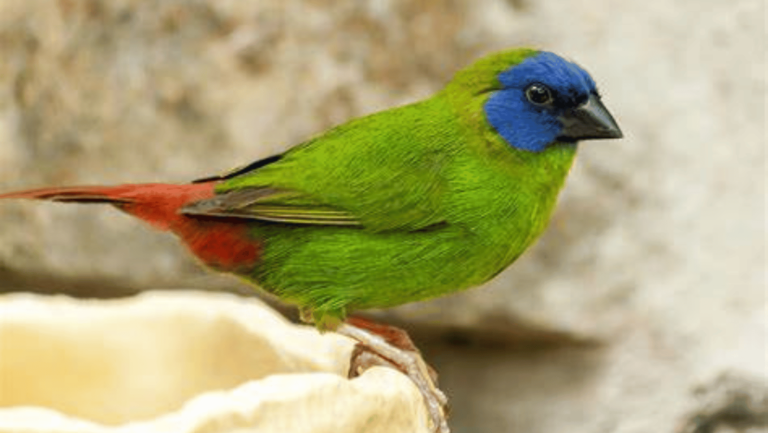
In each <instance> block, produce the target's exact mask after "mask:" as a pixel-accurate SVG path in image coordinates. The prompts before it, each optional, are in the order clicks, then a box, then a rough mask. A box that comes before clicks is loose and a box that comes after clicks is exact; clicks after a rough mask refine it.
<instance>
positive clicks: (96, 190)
mask: <svg viewBox="0 0 768 433" xmlns="http://www.w3.org/2000/svg"><path fill="white" fill-rule="evenodd" d="M214 185H215V182H206V183H196V184H187V185H169V184H137V185H118V186H83V187H77V186H75V187H62V188H40V189H33V190H27V191H18V192H12V193H8V194H0V199H5V198H10V199H13V198H19V199H38V200H52V201H59V202H74V203H109V204H113V205H115V206H116V207H117V208H119V209H120V210H122V211H124V212H126V213H129V214H131V215H133V216H135V217H137V218H140V219H142V220H144V221H146V222H148V223H149V224H151V225H152V226H154V227H155V228H157V229H160V230H170V231H173V232H174V233H175V234H176V235H178V236H179V237H180V238H181V239H182V240H183V241H184V243H186V244H187V246H188V247H189V248H190V249H191V250H192V252H193V253H194V254H195V255H196V256H198V257H199V258H200V259H202V260H203V262H205V263H206V264H208V265H209V266H213V267H216V268H223V269H227V270H232V269H233V268H237V267H241V266H246V265H249V264H253V262H255V261H256V260H257V259H258V255H259V244H258V243H257V242H256V241H254V240H252V239H249V236H248V234H247V231H248V230H247V227H246V225H245V224H244V223H243V222H238V221H226V220H225V221H205V220H199V219H194V218H190V217H187V216H184V215H181V214H179V213H178V210H179V209H180V208H181V207H183V206H185V205H187V204H189V203H192V202H195V201H198V200H203V199H206V198H210V197H213V196H214V194H215V193H214V190H213V187H214Z"/></svg>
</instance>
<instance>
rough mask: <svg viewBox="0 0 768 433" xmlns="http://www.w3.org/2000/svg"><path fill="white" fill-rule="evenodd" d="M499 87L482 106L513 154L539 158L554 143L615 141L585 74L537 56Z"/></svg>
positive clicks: (502, 80) (501, 76)
mask: <svg viewBox="0 0 768 433" xmlns="http://www.w3.org/2000/svg"><path fill="white" fill-rule="evenodd" d="M498 79H499V82H500V83H501V85H502V88H501V89H500V90H497V91H496V92H495V93H494V94H493V95H491V97H490V98H489V99H488V101H487V102H486V103H485V107H484V108H485V113H486V117H487V119H488V122H489V123H490V124H491V125H492V126H493V128H494V129H495V130H496V131H497V132H498V133H499V134H500V135H501V136H502V137H503V138H504V140H506V142H507V143H508V144H510V145H511V146H514V147H516V148H518V149H522V150H527V151H532V152H540V151H542V150H544V149H546V147H547V146H548V145H549V144H552V143H554V142H575V141H577V140H580V139H590V138H620V137H621V131H620V130H619V127H618V126H617V125H616V122H615V121H614V120H613V118H612V117H611V115H610V113H609V112H608V110H606V109H605V107H604V106H603V105H602V103H601V102H600V96H599V94H598V93H597V87H596V86H595V82H594V81H593V80H592V77H590V76H589V74H588V73H587V71H585V70H584V69H582V68H581V67H579V66H578V65H576V64H575V63H572V62H569V61H567V60H565V59H563V58H562V57H560V56H557V55H555V54H552V53H549V52H541V53H539V54H537V55H535V56H533V57H530V58H528V59H526V60H524V61H523V62H522V63H520V64H518V65H515V66H513V67H511V68H509V69H507V70H506V71H504V72H502V73H500V74H499V76H498Z"/></svg>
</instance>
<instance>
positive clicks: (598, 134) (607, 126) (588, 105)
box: [557, 94, 624, 141]
mask: <svg viewBox="0 0 768 433" xmlns="http://www.w3.org/2000/svg"><path fill="white" fill-rule="evenodd" d="M559 119H560V121H561V122H562V123H563V129H562V131H561V132H560V135H559V136H558V137H557V138H558V140H566V141H576V140H588V139H600V138H621V137H623V136H624V134H622V133H621V129H619V125H617V124H616V121H615V120H613V116H611V113H609V112H608V109H606V108H605V106H604V105H603V103H602V102H600V97H599V96H597V95H594V94H593V95H590V96H589V99H587V101H586V102H584V103H583V104H581V105H579V106H578V107H576V108H574V109H571V110H568V111H566V112H565V113H563V114H562V115H561V116H560V117H559Z"/></svg>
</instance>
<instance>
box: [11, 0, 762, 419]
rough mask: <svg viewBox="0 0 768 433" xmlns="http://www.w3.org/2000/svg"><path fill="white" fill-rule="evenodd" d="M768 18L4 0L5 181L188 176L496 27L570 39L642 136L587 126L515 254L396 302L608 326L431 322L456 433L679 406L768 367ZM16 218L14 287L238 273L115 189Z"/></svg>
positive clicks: (627, 10) (578, 8) (444, 57)
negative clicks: (484, 278) (553, 196)
mask: <svg viewBox="0 0 768 433" xmlns="http://www.w3.org/2000/svg"><path fill="white" fill-rule="evenodd" d="M765 18H766V10H765V4H764V2H761V1H760V0H736V1H730V2H722V1H716V0H685V1H678V2H663V1H648V0H628V1H624V2H621V3H616V2H609V1H608V0H590V1H587V0H577V1H572V2H558V1H554V0H546V1H545V0H541V1H535V2H534V1H530V0H512V1H503V0H479V1H447V2H444V1H423V2H413V1H408V0H385V1H379V2H331V1H325V0H312V1H309V0H307V1H298V0H270V1H212V0H210V1H202V0H198V1H184V2H182V1H159V0H157V1H129V0H115V1H113V0H109V1H107V0H88V1H85V0H83V1H72V0H69V1H64V0H61V1H58V2H55V3H54V2H49V1H44V0H31V1H26V2H14V1H11V0H0V52H2V53H3V61H2V62H0V142H1V143H3V145H2V146H0V187H1V188H2V189H3V190H5V189H15V188H22V187H31V186H40V185H51V184H56V185H58V184H76V183H117V182H129V181H137V180H164V181H184V180H188V179H190V178H194V177H196V176H199V175H205V174H209V173H211V172H216V171H219V170H223V169H226V168H228V167H230V166H233V165H238V164H241V163H243V162H245V161H247V160H251V159H255V158H257V157H261V156H266V155H269V154H271V153H274V152H276V151H279V150H280V149H283V148H285V147H287V146H289V145H291V144H294V143H296V142H298V141H301V140H303V139H304V138H306V137H308V136H310V135H312V134H314V133H316V132H319V131H322V130H323V129H325V128H327V127H329V126H331V125H333V124H336V123H338V122H342V121H344V120H346V119H347V118H349V117H354V116H357V115H360V114H364V113H368V112H372V111H375V110H378V109H382V108H385V107H389V106H391V105H394V104H400V103H404V102H409V101H413V100H416V99H419V98H421V97H424V96H426V95H428V94H430V93H431V92H433V91H434V90H436V89H438V88H439V87H440V86H441V84H442V83H444V82H445V81H446V80H448V79H449V78H450V76H451V74H452V73H453V72H454V71H455V70H457V69H458V68H460V67H461V66H463V65H465V64H467V63H469V62H470V61H471V60H472V59H474V58H476V57H478V56H479V55H481V54H483V53H485V52H490V51H493V50H495V49H499V48H504V47H509V46H516V45H521V44H534V45H537V46H541V47H546V48H547V49H551V50H553V51H556V52H558V53H563V54H565V55H567V56H570V57H572V58H573V59H576V60H577V61H579V62H580V63H581V64H583V65H585V66H586V67H587V69H589V70H590V71H591V72H592V74H593V76H594V77H595V79H596V81H597V82H598V84H599V86H600V88H601V90H602V93H603V94H604V98H605V102H606V104H607V105H608V106H609V107H610V109H611V111H612V112H613V113H614V115H615V117H616V118H617V120H618V121H619V123H620V124H621V126H622V129H623V130H624V133H625V135H626V138H625V139H624V140H622V141H617V142H611V143H608V142H600V143H597V142H596V143H584V144H583V145H582V149H581V154H580V158H579V160H578V162H577V165H576V167H575V169H574V170H573V173H572V175H571V177H570V179H569V182H568V186H567V188H566V190H565V192H564V194H563V197H562V200H561V203H560V206H559V208H558V211H557V212H556V215H555V217H554V220H553V222H552V225H551V226H550V229H549V230H548V232H547V233H546V234H545V235H544V237H543V238H542V240H541V242H540V243H539V244H538V245H537V246H536V247H534V248H533V249H532V250H531V251H530V252H529V253H528V254H526V255H525V256H524V257H522V258H521V259H520V260H519V261H518V262H517V263H516V264H515V265H514V266H513V267H512V268H511V269H510V270H508V271H507V272H505V273H503V274H502V275H500V276H499V277H498V278H497V279H496V280H494V281H493V282H491V283H489V284H488V285H487V286H486V287H484V288H482V289H478V290H473V291H470V292H466V293H463V294H459V295H456V296H454V297H450V298H445V299H442V300H437V301H436V302H430V303H425V304H419V305H415V306H409V307H406V308H403V309H399V310H398V311H397V312H396V313H395V314H396V315H397V319H398V320H401V321H404V322H407V323H408V324H410V325H411V327H412V328H414V329H422V328H427V327H437V328H440V329H444V328H445V327H446V326H453V327H457V328H460V329H459V331H460V335H459V337H460V338H459V339H460V340H465V339H466V338H465V335H464V334H463V333H464V332H465V330H470V331H471V330H474V331H471V332H475V333H476V332H478V331H477V330H482V331H483V332H484V335H493V336H495V337H494V338H496V337H499V338H497V339H496V340H506V339H508V337H509V336H511V337H509V338H515V339H518V340H520V339H523V340H528V341H534V342H536V341H550V342H555V343H558V342H560V343H570V342H574V341H575V342H583V341H591V342H597V344H598V348H594V347H581V346H576V347H573V346H567V347H560V346H557V347H555V348H554V349H549V350H545V349H537V350H535V351H534V350H522V349H516V350H510V349H509V347H508V346H501V347H497V348H488V347H486V346H484V345H482V344H481V345H480V346H478V345H476V343H472V342H473V341H475V339H474V335H475V334H472V335H470V337H469V340H470V342H469V343H470V344H469V345H467V346H450V345H448V346H446V345H440V344H434V345H432V346H429V347H427V348H426V350H427V355H429V357H430V358H431V361H432V362H433V363H434V364H435V366H436V367H437V368H438V370H440V372H441V376H442V382H443V384H445V386H446V387H447V388H448V390H449V392H451V394H452V396H453V401H454V406H453V407H454V410H453V414H454V417H453V424H454V428H455V430H457V431H458V432H460V433H461V432H478V433H484V432H491V431H521V432H522V431H524V432H531V433H539V432H541V433H543V432H551V431H578V432H590V433H591V432H595V433H598V432H604V431H611V432H620V433H635V432H637V433H640V432H648V431H653V432H671V431H676V429H677V428H678V426H681V425H684V424H685V423H686V422H687V421H686V420H688V417H689V414H690V413H691V412H690V411H691V409H690V408H691V404H693V403H692V402H693V400H694V394H693V390H695V389H698V388H700V387H701V386H702V385H704V384H708V383H711V382H712V381H713V380H714V378H717V377H721V376H722V375H723V374H725V373H729V374H734V375H737V376H739V377H747V378H756V379H755V380H762V379H765V378H766V377H768V371H766V365H768V359H766V357H767V355H766V353H768V349H767V348H766V346H767V345H768V324H767V323H766V314H765V309H766V271H765V269H766V268H765V266H766V242H768V239H766V227H765V221H766V216H765V200H766V191H765V185H766V171H765V163H766V153H765V142H766V130H765V125H766V123H767V122H768V119H766V115H765V95H766V93H765V74H766V72H765ZM0 221H1V222H0V281H3V280H4V281H5V282H6V284H2V286H4V287H5V288H16V289H32V288H35V289H47V290H55V289H61V288H62V287H65V288H67V289H68V290H69V291H71V292H76V291H79V293H84V292H89V290H86V288H87V287H91V286H95V287H98V288H103V287H110V288H111V289H110V292H109V293H115V292H117V291H122V290H124V289H125V288H126V287H130V288H141V287H158V286H162V287H165V286H183V285H186V284H192V283H194V282H198V284H197V285H198V286H200V285H205V286H221V285H232V284H231V283H227V282H225V283H221V282H212V280H210V279H208V278H205V279H201V278H202V276H203V275H206V274H205V273H204V272H203V271H201V270H200V269H199V268H198V267H197V266H196V264H195V263H194V261H193V260H191V259H190V258H189V257H188V256H186V255H185V253H184V252H183V251H182V249H181V248H180V247H178V246H177V245H176V243H175V241H174V240H173V239H172V238H170V237H168V236H165V235H162V234H157V233H152V232H150V231H148V230H145V229H144V228H143V227H141V226H140V223H138V222H134V221H132V220H130V219H129V218H128V217H126V216H123V215H120V214H118V213H116V212H114V211H113V210H111V209H99V208H88V209H85V208H80V207H71V206H58V205H53V204H40V203H2V204H1V205H0ZM190 281H191V282H190ZM109 293H107V294H109ZM102 294H104V293H102ZM388 314H390V313H388ZM387 317H389V318H392V317H393V316H391V315H390V316H387ZM468 332H469V331H468ZM454 340H456V338H455V335H454ZM496 340H494V341H496ZM483 344H484V343H483ZM761 378H762V379H761ZM731 428H732V427H729V426H727V425H718V426H715V427H713V429H715V430H714V431H716V432H717V433H720V432H721V431H722V432H727V431H729V430H728V429H731ZM733 428H736V427H733ZM749 428H751V429H752V431H758V430H760V429H762V430H761V431H766V429H768V427H766V426H765V425H762V426H760V425H758V426H757V427H749ZM717 429H720V430H717ZM697 433H698V432H697Z"/></svg>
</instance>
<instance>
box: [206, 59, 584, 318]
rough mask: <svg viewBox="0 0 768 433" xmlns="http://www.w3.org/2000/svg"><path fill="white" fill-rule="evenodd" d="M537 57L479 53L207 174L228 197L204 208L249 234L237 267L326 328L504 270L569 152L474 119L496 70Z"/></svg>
mask: <svg viewBox="0 0 768 433" xmlns="http://www.w3.org/2000/svg"><path fill="white" fill-rule="evenodd" d="M537 53H538V52H537V51H533V50H513V51H508V52H505V53H501V54H497V55H495V56H492V57H489V58H486V59H484V60H481V61H479V62H477V63H475V64H474V65H473V66H471V67H469V68H467V69H465V70H463V71H461V72H459V73H458V74H457V75H456V77H455V78H454V80H453V81H451V82H450V83H449V84H448V86H447V87H446V88H445V89H443V90H442V91H440V92H439V93H437V94H436V95H435V96H433V97H431V98H429V99H427V100H424V101H421V102H418V103H415V104H411V105H407V106H403V107H399V108H394V109H391V110H387V111H383V112H380V113H376V114H373V115H370V116H367V117H363V118H359V119H355V120H352V121H350V122H348V123H346V124H343V125H341V126H338V127H336V128H334V129H331V130H330V131H328V132H326V133H324V134H322V135H319V136H317V137H315V138H313V139H311V140H309V141H307V142H305V143H303V144H301V145H299V146H296V147H294V148H292V149H290V150H289V151H287V152H286V153H285V154H284V155H283V156H282V158H281V159H280V160H278V161H276V162H272V163H270V164H267V165H265V166H264V167H260V168H258V169H256V170H253V171H249V172H246V173H244V174H241V175H238V176H235V177H233V178H231V179H228V180H225V181H223V182H222V183H220V184H219V185H218V186H217V188H216V192H217V193H218V194H221V196H220V197H222V199H223V200H224V201H226V200H227V197H231V198H232V200H231V201H232V202H233V204H227V205H226V206H222V205H221V204H220V203H219V204H217V206H219V210H218V211H217V212H219V213H220V214H221V213H224V214H226V213H231V214H233V215H240V216H245V217H249V218H253V219H254V221H253V223H252V229H251V234H252V236H253V237H254V238H255V239H258V240H260V242H262V256H261V258H260V260H259V263H258V264H257V266H255V267H254V268H253V269H251V270H250V273H248V274H245V275H243V276H244V277H246V278H247V279H249V280H252V281H254V282H256V283H257V284H259V285H260V286H261V287H263V288H264V289H266V290H268V291H270V292H272V293H274V294H276V295H277V296H279V297H280V298H283V299H284V300H287V301H289V302H293V303H296V304H297V305H299V306H300V307H303V308H304V309H307V310H309V311H311V313H312V315H313V317H314V319H315V322H316V323H317V325H318V326H319V327H321V328H329V327H333V326H334V325H335V324H336V323H338V322H339V321H340V320H342V319H343V317H344V316H345V314H346V313H347V312H348V311H351V310H356V309H366V308H380V307H390V306H394V305H398V304H403V303H406V302H411V301H417V300H422V299H427V298H432V297H436V296H439V295H443V294H447V293H451V292H455V291H458V290H462V289H466V288H469V287H472V286H476V285H479V284H481V283H483V282H485V281H488V280H489V279H491V278H492V277H493V276H495V275H496V274H498V273H499V272H500V271H502V270H503V269H504V268H506V267H507V266H508V265H509V264H510V263H512V262H513V261H514V260H515V259H516V258H517V257H519V256H520V255H521V254H522V253H523V251H525V249H526V248H528V247H529V246H530V245H531V244H532V243H533V242H534V240H535V239H536V238H537V237H538V236H539V235H540V234H541V233H542V231H543V230H544V228H545V226H546V224H547V221H548V220H549V217H550V215H551V213H552V210H553V207H554V205H555V201H556V198H557V195H558V192H559V191H560V189H561V187H562V185H563V182H564V179H565V177H566V175H567V173H568V171H569V169H570V167H571V164H572V161H573V158H574V156H575V151H576V145H575V143H553V144H552V145H550V146H548V147H547V148H546V149H545V150H543V151H541V152H531V151H527V150H521V149H518V148H516V147H514V146H511V145H510V144H509V143H507V142H506V141H505V140H504V139H503V138H502V137H501V136H500V135H499V134H498V133H497V132H496V131H495V130H494V128H492V127H491V125H490V124H489V123H488V121H487V119H486V116H485V113H484V110H483V107H484V105H485V103H486V101H487V100H488V98H489V97H490V95H491V94H493V91H495V90H498V89H499V88H501V84H500V82H499V80H498V78H497V76H498V74H499V73H501V72H503V71H504V70H507V69H509V68H510V67H511V66H514V65H516V64H519V63H520V62H522V61H523V60H525V59H526V58H528V57H530V56H533V55H535V54H537ZM238 194H241V195H240V196H238ZM211 213H212V214H215V213H216V212H211Z"/></svg>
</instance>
